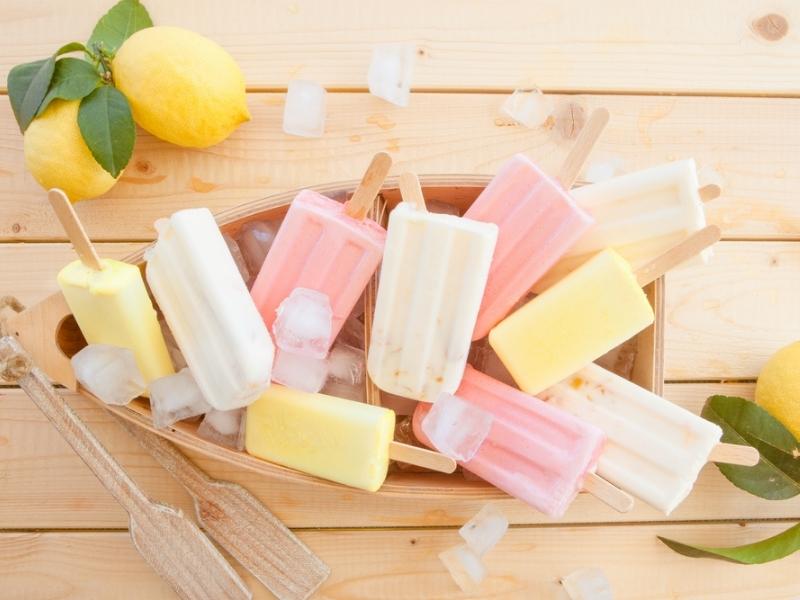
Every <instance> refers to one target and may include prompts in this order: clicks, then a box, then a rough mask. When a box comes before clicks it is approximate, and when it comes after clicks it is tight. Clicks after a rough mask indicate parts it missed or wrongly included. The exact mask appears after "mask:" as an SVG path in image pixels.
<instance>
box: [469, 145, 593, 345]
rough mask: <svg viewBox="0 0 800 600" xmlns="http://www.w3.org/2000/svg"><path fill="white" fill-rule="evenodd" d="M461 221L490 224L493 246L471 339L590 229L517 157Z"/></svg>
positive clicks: (585, 217) (557, 190)
mask: <svg viewBox="0 0 800 600" xmlns="http://www.w3.org/2000/svg"><path fill="white" fill-rule="evenodd" d="M464 217H466V218H468V219H475V220H478V221H486V222H489V223H496V224H497V226H498V227H499V234H498V236H497V246H496V248H495V252H494V259H493V260H492V266H491V269H490V271H489V281H488V283H487V284H486V291H485V292H484V295H483V302H482V303H481V308H480V312H479V313H478V321H477V324H476V325H475V332H474V333H473V339H476V340H477V339H480V338H482V337H484V336H485V335H487V334H488V333H489V330H490V329H491V328H492V327H494V326H495V325H496V324H497V323H499V322H500V321H501V320H502V319H503V318H504V317H505V316H506V315H507V314H508V312H509V311H510V310H511V308H512V307H513V306H514V304H515V303H516V302H517V300H519V299H520V298H521V297H522V296H524V295H525V293H527V292H528V291H529V290H530V289H531V287H533V284H534V283H536V282H537V281H538V280H539V278H540V277H542V276H543V275H544V274H545V273H546V272H547V271H548V270H549V269H550V267H552V266H553V265H555V264H556V262H558V260H559V259H560V258H561V257H562V256H563V255H564V254H565V253H566V252H567V251H568V250H569V249H570V247H571V246H572V245H573V244H574V243H575V242H576V241H577V240H578V238H579V237H580V236H581V235H582V234H583V233H584V232H585V231H586V230H587V229H588V228H589V227H590V226H591V225H592V224H593V223H594V219H592V217H591V216H589V214H588V213H586V212H584V211H583V210H582V209H580V208H579V207H578V206H577V205H576V204H575V202H574V201H573V200H572V198H571V197H570V196H569V194H567V193H566V192H565V191H564V189H563V188H562V187H561V185H560V184H559V183H558V182H557V181H555V180H553V179H551V178H549V177H548V176H547V175H545V173H544V172H542V170H541V169H539V167H537V166H536V165H535V164H533V163H532V162H531V161H530V160H529V159H528V158H527V157H525V156H524V155H522V154H517V155H515V156H513V157H512V158H511V159H510V160H508V161H507V162H506V163H505V164H504V165H503V166H502V167H500V171H498V173H497V175H495V177H494V179H492V181H491V182H490V183H489V185H488V186H487V187H486V189H485V190H483V192H482V193H481V195H480V196H478V198H477V200H475V202H474V203H473V204H472V206H470V208H469V210H467V212H466V214H465V215H464Z"/></svg>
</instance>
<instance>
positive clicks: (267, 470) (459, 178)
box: [9, 175, 664, 498]
mask: <svg viewBox="0 0 800 600" xmlns="http://www.w3.org/2000/svg"><path fill="white" fill-rule="evenodd" d="M420 180H421V183H422V187H423V191H424V193H425V198H426V200H428V201H438V202H444V203H447V204H451V205H455V206H457V207H458V208H459V209H460V210H461V212H462V214H463V211H465V210H466V209H467V207H469V205H470V204H471V203H472V202H473V201H474V200H475V198H476V197H477V196H478V194H480V192H481V191H482V190H483V188H484V187H485V186H486V184H487V183H488V182H489V180H490V177H488V176H473V175H428V176H423V177H421V178H420ZM357 183H358V182H356V181H351V182H339V183H331V184H327V185H321V186H316V187H313V188H311V189H314V190H316V191H318V192H320V193H322V194H326V195H328V196H331V197H334V198H337V199H344V198H345V197H347V195H348V194H350V193H352V192H353V190H354V189H355V187H356V185H357ZM296 194H297V190H294V191H290V192H285V193H282V194H276V195H273V196H269V197H267V198H263V199H260V200H255V201H253V202H248V203H246V204H242V205H239V206H237V207H234V208H231V209H228V210H226V211H224V212H221V213H219V214H218V215H216V219H217V222H218V223H219V225H220V228H221V229H222V231H223V232H224V233H227V234H228V235H231V236H234V237H235V236H236V234H237V232H238V230H239V228H241V226H242V225H243V224H245V223H247V222H248V221H256V220H269V219H273V218H276V217H279V216H281V215H283V214H284V213H285V212H286V210H287V208H288V205H289V204H290V203H291V201H292V199H293V198H294V197H295V195H296ZM379 200H380V201H381V202H385V206H386V207H388V209H389V210H391V208H392V207H394V206H395V205H396V204H397V203H398V202H399V201H400V193H399V190H398V185H397V181H396V179H388V180H387V181H386V182H385V184H384V187H383V189H382V191H381V194H380V197H379ZM144 250H145V249H144V248H142V249H141V250H139V251H138V252H135V253H134V254H131V255H130V256H128V257H126V258H125V260H126V261H127V262H130V263H133V264H137V265H140V266H142V267H143V256H144ZM663 286H664V283H663V278H662V279H659V280H658V281H656V282H654V283H652V284H650V285H649V286H648V287H647V288H646V289H645V291H646V292H647V296H648V299H649V300H650V302H651V304H652V305H653V308H654V310H655V314H656V320H655V323H654V324H653V325H652V326H651V327H649V328H648V329H646V330H645V331H643V332H641V333H640V334H639V335H638V336H637V338H636V341H635V344H636V359H635V363H634V367H633V371H632V373H633V374H632V377H631V379H632V380H633V381H635V382H636V383H638V384H639V385H641V386H642V387H645V388H647V389H649V390H652V391H654V392H656V393H659V394H660V393H661V391H662V382H663V377H662V365H663V358H662V357H663V338H664V336H663V323H664V306H663V304H664V292H663ZM365 297H366V300H365V302H366V304H367V305H366V306H365V312H366V314H368V315H371V314H372V308H373V306H372V303H373V301H374V294H369V293H368V294H366V295H365ZM367 321H368V320H367ZM9 326H10V328H11V331H12V333H13V334H14V335H16V336H17V337H18V338H19V340H20V342H21V343H22V344H23V346H25V348H27V350H28V351H29V352H30V353H31V355H32V356H33V358H34V360H35V361H36V362H37V364H38V365H39V366H40V367H41V368H42V369H43V370H44V371H45V372H46V373H47V374H48V376H49V377H50V378H51V379H53V380H54V381H55V382H57V383H60V384H62V385H64V386H65V387H67V388H69V389H71V390H77V391H78V392H80V393H81V394H82V395H84V396H86V397H87V398H90V399H92V400H94V401H95V402H97V403H99V404H102V405H103V406H105V407H106V408H107V409H108V410H111V411H113V412H114V413H115V414H117V415H119V416H120V417H122V418H124V419H126V420H127V421H130V422H131V423H134V424H136V425H138V426H140V427H144V428H145V429H148V430H150V431H153V432H155V433H157V434H159V435H161V436H163V437H165V438H166V439H168V440H170V441H172V442H175V443H176V444H179V445H180V446H184V447H185V448H187V449H190V450H193V451H197V452H200V453H202V454H205V455H207V456H209V457H211V458H215V459H217V460H222V461H226V462H228V463H230V464H232V465H236V466H237V467H242V468H245V469H248V470H250V471H253V472H254V473H259V474H262V475H265V476H269V477H275V478H279V479H284V480H290V481H296V482H307V483H308V484H311V485H318V486H339V484H336V483H332V482H329V481H325V480H322V479H318V478H316V477H312V476H310V475H306V474H304V473H300V472H298V471H295V470H293V469H288V468H285V467H281V466H279V465H276V464H273V463H270V462H267V461H264V460H261V459H258V458H255V457H253V456H250V455H249V454H247V453H245V452H238V451H236V450H232V449H229V448H225V447H222V446H218V445H216V444H213V443H211V442H208V441H206V440H204V439H202V438H200V437H198V436H197V435H196V428H197V423H196V422H195V423H192V422H186V423H178V424H176V425H175V426H174V427H171V428H169V429H155V428H154V427H153V424H152V420H151V417H150V407H149V404H148V402H147V400H144V399H137V400H134V401H133V402H132V403H130V404H129V405H128V406H125V407H113V406H107V405H106V404H104V403H103V402H101V401H100V400H99V399H97V398H95V397H94V396H92V395H91V394H89V393H88V392H87V391H86V390H84V389H82V388H81V389H79V388H78V385H77V382H76V381H75V377H74V375H73V372H72V367H71V365H70V362H69V357H70V356H72V355H73V354H75V352H77V351H78V350H80V348H82V347H83V346H84V345H85V344H86V342H85V340H84V339H83V336H82V335H81V333H80V330H79V329H78V327H77V325H76V323H75V320H74V319H73V318H72V315H71V314H70V311H69V308H68V307H67V305H66V302H65V301H64V297H63V296H62V295H61V293H60V292H59V293H57V294H54V295H52V296H50V297H48V298H46V299H45V300H43V301H42V302H40V303H39V304H37V305H36V306H34V307H32V308H30V309H28V310H26V311H24V312H22V313H20V314H18V315H15V316H14V317H12V318H11V319H9ZM368 327H369V326H368V325H367V329H368ZM367 379H368V378H367ZM366 385H367V386H368V389H367V398H368V400H369V399H372V401H373V402H376V403H377V402H378V401H379V400H377V399H378V398H379V394H380V391H379V390H378V389H377V388H376V387H375V386H374V385H373V384H372V383H371V382H370V381H367V384H366ZM376 493H378V494H385V495H392V496H420V495H425V496H433V497H435V496H442V495H458V496H462V497H471V498H497V497H502V496H503V495H504V494H503V492H501V491H499V490H497V489H496V488H494V487H492V486H490V485H488V484H486V483H483V482H481V481H474V480H466V479H464V477H463V475H462V474H461V473H460V472H456V473H454V474H452V475H442V474H438V473H430V472H424V473H419V472H410V471H398V470H391V471H390V473H389V476H388V477H387V479H386V482H385V483H384V485H383V487H382V488H381V489H380V490H379V491H378V492H376Z"/></svg>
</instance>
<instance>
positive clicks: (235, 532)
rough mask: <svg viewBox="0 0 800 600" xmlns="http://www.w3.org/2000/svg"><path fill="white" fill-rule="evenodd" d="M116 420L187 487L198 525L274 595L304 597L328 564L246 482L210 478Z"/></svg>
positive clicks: (166, 445) (155, 438)
mask: <svg viewBox="0 0 800 600" xmlns="http://www.w3.org/2000/svg"><path fill="white" fill-rule="evenodd" d="M115 416H116V415H115ZM117 421H118V422H119V423H120V425H122V426H123V427H124V428H125V429H126V430H127V431H128V433H130V434H131V435H132V436H133V437H135V438H136V440H137V441H138V442H139V444H141V446H142V447H143V448H144V449H145V450H147V451H148V452H149V453H150V455H151V456H152V457H153V458H155V459H156V461H158V463H159V464H160V465H161V466H162V467H164V469H166V470H167V472H168V473H169V474H170V475H172V477H174V478H175V479H176V480H177V481H178V483H180V484H181V485H182V486H183V487H184V488H186V491H188V492H189V494H190V495H191V496H192V499H193V500H194V509H195V514H196V515H197V520H198V522H199V523H200V526H201V527H202V528H203V530H204V531H205V532H206V533H207V534H208V535H210V536H211V538H212V539H213V540H214V541H216V542H217V543H218V544H219V545H220V546H221V547H222V548H223V549H224V550H226V551H227V552H228V553H229V554H230V555H231V556H233V557H234V558H235V559H236V560H238V561H239V563H240V564H241V565H242V566H243V567H244V568H246V569H247V570H248V571H250V572H251V573H252V574H253V575H255V577H256V579H258V580H259V581H260V582H261V583H263V584H264V585H265V586H266V587H267V589H269V591H271V592H272V593H273V594H275V596H276V597H277V598H278V599H279V600H306V598H309V597H310V596H311V595H312V594H313V593H314V591H315V590H316V589H317V588H319V586H321V585H322V584H323V582H324V581H325V580H326V579H327V578H328V576H329V575H330V572H331V570H330V568H329V567H328V566H327V565H326V564H325V563H324V562H322V560H321V559H320V558H319V557H318V556H317V555H315V554H314V553H313V552H311V550H309V548H308V546H306V545H305V544H304V543H303V542H301V541H300V539H299V538H298V537H297V536H296V535H294V534H293V533H292V532H291V531H290V530H289V529H288V528H287V527H286V526H285V525H284V524H283V523H281V522H280V521H279V520H278V518H277V517H276V516H275V515H273V514H272V513H271V512H270V511H269V510H268V509H267V508H266V507H265V506H264V505H263V504H262V503H261V502H259V500H258V498H256V497H255V496H253V495H252V494H251V493H250V492H248V491H247V490H246V489H245V488H243V487H242V486H240V485H237V484H235V483H232V482H230V481H217V480H214V479H211V478H210V477H209V476H208V475H206V473H204V472H203V471H202V470H201V469H199V468H198V467H197V465H195V464H194V463H193V462H192V461H190V460H189V459H188V458H186V456H184V455H183V453H181V452H180V451H179V450H178V449H177V448H176V447H175V446H174V445H173V444H171V443H170V442H168V441H167V440H165V439H164V438H162V437H161V436H159V435H156V434H155V433H151V432H149V431H147V430H145V429H144V428H142V427H137V426H136V425H134V424H133V423H130V422H129V421H126V420H125V419H122V418H121V417H117Z"/></svg>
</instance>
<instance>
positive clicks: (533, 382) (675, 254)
mask: <svg viewBox="0 0 800 600" xmlns="http://www.w3.org/2000/svg"><path fill="white" fill-rule="evenodd" d="M719 235H720V232H719V229H718V228H717V227H714V226H710V227H706V228H705V229H703V230H701V231H699V232H697V233H695V234H694V235H692V236H691V237H689V238H688V239H687V240H685V241H683V242H681V243H680V244H678V245H677V246H675V247H674V248H672V249H670V250H669V251H667V252H665V253H664V254H662V255H661V256H659V257H657V258H656V259H654V260H653V261H651V262H650V263H648V264H647V265H645V266H644V267H642V268H641V269H639V270H637V271H636V273H634V271H633V270H632V269H631V267H630V265H629V264H628V262H627V261H626V260H625V259H624V258H622V257H621V256H620V255H619V254H618V253H617V252H616V251H614V250H612V249H607V250H604V251H603V252H600V253H599V254H597V255H595V256H594V257H593V258H592V259H590V260H589V261H587V262H586V263H584V264H583V265H581V266H580V267H579V268H578V269H576V270H575V271H573V272H572V273H570V274H569V275H567V276H566V277H564V279H562V280H561V281H559V282H558V284H556V285H554V286H553V287H551V288H549V289H548V290H546V291H545V292H543V293H542V294H540V295H539V296H537V297H535V298H534V299H533V300H531V301H530V302H528V303H527V304H526V305H525V306H523V307H522V308H520V309H519V310H518V311H517V312H515V313H514V314H512V315H511V316H510V317H508V318H506V319H505V320H504V321H502V322H501V323H500V324H499V325H497V326H496V327H495V328H494V329H492V331H491V333H490V334H489V343H490V345H491V346H492V348H493V349H494V351H495V352H496V353H497V355H498V356H499V357H500V360H502V361H503V364H504V365H505V366H506V368H507V369H508V371H509V372H510V373H511V375H512V376H513V377H514V380H515V381H516V382H517V384H518V385H519V387H520V388H521V389H522V390H524V391H526V392H528V393H529V394H534V395H535V394H538V393H539V392H541V391H542V390H543V389H545V388H547V387H549V386H551V385H553V384H555V383H557V382H559V381H561V380H562V379H564V378H566V377H568V376H569V375H571V374H572V373H574V372H576V371H577V370H578V369H580V368H581V367H583V366H585V365H587V364H589V363H590V362H592V361H593V360H595V359H597V358H599V357H600V356H602V355H603V354H605V353H606V352H608V351H609V350H611V349H612V348H614V347H615V346H618V345H619V344H621V343H622V342H624V341H625V340H627V339H629V338H631V337H633V336H634V335H636V334H637V333H638V332H640V331H641V330H642V329H644V328H645V327H647V326H648V325H650V324H651V323H652V322H653V319H654V314H653V309H652V307H651V306H650V304H649V302H648V301H647V297H646V296H645V294H644V292H643V291H642V289H641V288H642V286H644V285H646V284H647V283H650V282H651V281H653V280H655V279H657V278H658V277H660V276H661V275H663V274H664V273H665V272H666V271H667V270H669V269H670V268H672V267H674V266H675V265H677V264H680V263H681V262H683V261H684V260H686V259H687V258H689V257H691V256H694V255H696V254H697V253H699V252H700V251H702V250H703V249H705V248H707V247H709V246H711V245H712V244H713V243H714V242H716V241H717V240H718V239H719Z"/></svg>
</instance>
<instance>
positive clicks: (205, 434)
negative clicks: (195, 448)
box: [197, 408, 247, 450]
mask: <svg viewBox="0 0 800 600" xmlns="http://www.w3.org/2000/svg"><path fill="white" fill-rule="evenodd" d="M246 412H247V411H245V410H244V409H243V408H237V409H235V410H215V409H211V410H210V411H208V412H207V413H206V416H205V417H203V422H202V423H200V425H199V427H198V428H197V435H198V436H200V437H201V438H203V439H204V440H208V441H209V442H214V443H215V444H219V445H220V446H227V447H228V448H233V449H235V450H244V419H245V414H246Z"/></svg>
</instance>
